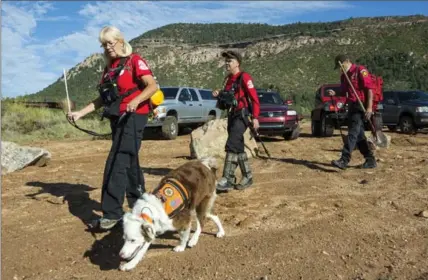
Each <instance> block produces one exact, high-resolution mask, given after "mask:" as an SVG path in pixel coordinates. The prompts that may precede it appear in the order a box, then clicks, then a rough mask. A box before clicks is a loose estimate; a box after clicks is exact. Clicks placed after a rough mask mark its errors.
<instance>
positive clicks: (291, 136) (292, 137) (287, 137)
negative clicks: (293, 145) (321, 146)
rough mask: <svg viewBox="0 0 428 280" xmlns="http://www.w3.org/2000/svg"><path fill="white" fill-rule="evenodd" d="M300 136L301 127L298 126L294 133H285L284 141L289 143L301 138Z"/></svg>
mask: <svg viewBox="0 0 428 280" xmlns="http://www.w3.org/2000/svg"><path fill="white" fill-rule="evenodd" d="M299 135H300V127H299V126H298V127H296V128H295V129H293V130H292V131H290V132H286V133H284V139H285V140H288V141H290V140H296V139H297V138H299Z"/></svg>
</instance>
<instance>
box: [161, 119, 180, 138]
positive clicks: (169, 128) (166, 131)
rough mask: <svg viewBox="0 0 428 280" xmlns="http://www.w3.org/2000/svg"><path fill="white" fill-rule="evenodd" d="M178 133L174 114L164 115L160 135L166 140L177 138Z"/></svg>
mask: <svg viewBox="0 0 428 280" xmlns="http://www.w3.org/2000/svg"><path fill="white" fill-rule="evenodd" d="M177 134H178V124H177V118H176V117H174V116H168V117H166V119H165V121H164V122H163V124H162V136H163V137H164V138H165V139H168V140H174V139H175V138H177Z"/></svg>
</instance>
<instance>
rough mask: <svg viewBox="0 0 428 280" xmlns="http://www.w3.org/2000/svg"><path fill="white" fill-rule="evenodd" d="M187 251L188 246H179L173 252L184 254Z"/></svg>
mask: <svg viewBox="0 0 428 280" xmlns="http://www.w3.org/2000/svg"><path fill="white" fill-rule="evenodd" d="M185 249H186V246H181V245H178V246H175V247H174V249H173V250H174V252H183V251H184V250H185Z"/></svg>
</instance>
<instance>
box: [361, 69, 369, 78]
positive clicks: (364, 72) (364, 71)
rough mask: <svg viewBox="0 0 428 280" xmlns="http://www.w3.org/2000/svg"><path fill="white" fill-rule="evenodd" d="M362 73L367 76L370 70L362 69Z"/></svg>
mask: <svg viewBox="0 0 428 280" xmlns="http://www.w3.org/2000/svg"><path fill="white" fill-rule="evenodd" d="M361 75H363V77H367V76H368V75H369V72H368V71H367V70H366V69H363V70H361Z"/></svg>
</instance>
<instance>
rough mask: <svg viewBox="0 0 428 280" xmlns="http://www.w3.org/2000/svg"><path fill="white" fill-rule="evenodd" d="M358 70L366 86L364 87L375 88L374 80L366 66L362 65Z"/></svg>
mask: <svg viewBox="0 0 428 280" xmlns="http://www.w3.org/2000/svg"><path fill="white" fill-rule="evenodd" d="M358 71H360V73H359V76H360V82H361V84H362V85H363V86H364V88H366V89H374V84H373V82H372V79H371V78H370V73H369V71H368V70H367V69H366V68H364V67H360V68H359V69H358Z"/></svg>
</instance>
